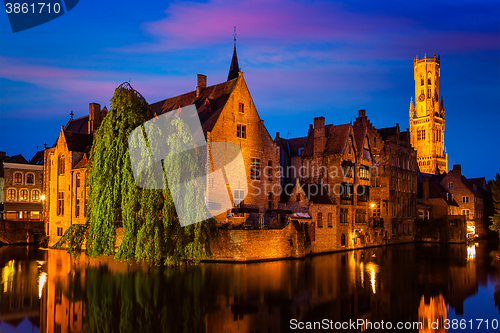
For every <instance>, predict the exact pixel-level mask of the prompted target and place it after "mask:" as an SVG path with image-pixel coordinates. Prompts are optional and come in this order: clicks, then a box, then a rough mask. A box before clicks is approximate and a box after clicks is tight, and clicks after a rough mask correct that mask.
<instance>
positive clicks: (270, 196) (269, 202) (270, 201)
mask: <svg viewBox="0 0 500 333" xmlns="http://www.w3.org/2000/svg"><path fill="white" fill-rule="evenodd" d="M267 208H269V209H273V193H272V192H269V193H268V194H267Z"/></svg>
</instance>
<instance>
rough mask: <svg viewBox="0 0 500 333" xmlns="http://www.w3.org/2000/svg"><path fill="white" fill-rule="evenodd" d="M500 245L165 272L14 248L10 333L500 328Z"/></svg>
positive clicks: (2, 328)
mask: <svg viewBox="0 0 500 333" xmlns="http://www.w3.org/2000/svg"><path fill="white" fill-rule="evenodd" d="M495 249H498V245H496V244H491V243H487V242H477V243H472V244H469V245H465V244H462V245H440V244H405V245H394V246H388V247H378V248H370V249H363V250H356V251H350V252H343V253H334V254H327V255H321V256H315V257H311V258H306V259H301V260H283V261H274V262H263V263H250V264H227V263H225V264H223V263H204V264H200V265H197V266H191V265H181V266H180V267H176V268H157V267H149V266H147V265H138V264H134V265H131V264H127V263H122V262H116V261H114V260H112V259H109V258H99V259H92V260H88V259H86V258H83V257H81V258H78V259H74V258H71V257H70V256H69V255H68V254H67V253H65V252H64V251H57V250H38V249H35V248H33V247H28V246H4V247H0V269H1V273H2V284H1V291H0V332H2V333H4V332H56V333H59V332H213V333H219V332H251V333H257V332H259V333H266V332H297V331H306V332H312V331H326V330H321V328H329V329H330V328H333V329H335V328H338V329H339V331H346V332H362V331H378V332H386V331H390V329H391V328H392V330H396V328H398V327H399V328H403V329H404V328H406V330H405V331H409V332H446V331H449V332H453V331H457V332H458V331H460V332H499V331H500V310H499V309H500V263H499V262H495V260H494V257H493V256H492V255H491V254H490V252H491V251H492V250H495ZM419 323H422V324H420V326H416V325H418V324H419ZM389 325H390V326H389ZM398 325H399V326H398ZM446 326H448V327H450V329H449V330H446ZM315 327H316V330H313V329H311V330H309V329H308V328H315ZM301 328H303V330H301ZM453 328H455V329H453Z"/></svg>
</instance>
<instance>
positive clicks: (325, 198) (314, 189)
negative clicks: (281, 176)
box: [300, 182, 333, 205]
mask: <svg viewBox="0 0 500 333" xmlns="http://www.w3.org/2000/svg"><path fill="white" fill-rule="evenodd" d="M300 186H301V187H302V191H304V195H305V196H306V197H307V199H308V200H309V201H311V202H314V203H317V204H327V205H332V204H333V202H332V200H331V199H330V196H329V195H328V188H327V187H326V186H324V185H322V184H316V183H306V182H300Z"/></svg>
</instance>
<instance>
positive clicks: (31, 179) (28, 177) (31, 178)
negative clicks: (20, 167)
mask: <svg viewBox="0 0 500 333" xmlns="http://www.w3.org/2000/svg"><path fill="white" fill-rule="evenodd" d="M26 184H35V175H34V174H32V173H28V174H27V175H26Z"/></svg>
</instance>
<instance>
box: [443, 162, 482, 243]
mask: <svg viewBox="0 0 500 333" xmlns="http://www.w3.org/2000/svg"><path fill="white" fill-rule="evenodd" d="M435 181H439V182H440V184H441V185H442V186H444V187H445V188H446V189H447V190H448V192H450V193H451V194H452V195H453V198H454V199H455V200H456V202H457V204H458V208H457V212H455V214H454V215H464V216H465V219H466V221H467V232H468V233H473V234H476V233H477V232H476V224H477V225H478V226H480V227H481V228H484V225H485V223H484V218H485V217H484V202H483V198H484V197H483V195H482V194H481V193H480V192H479V190H478V187H477V184H476V183H474V181H472V182H471V181H469V180H468V179H467V178H465V177H464V176H463V175H462V167H461V166H460V165H459V164H456V165H453V169H452V170H450V172H448V174H446V175H442V176H441V177H436V180H435Z"/></svg>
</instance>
